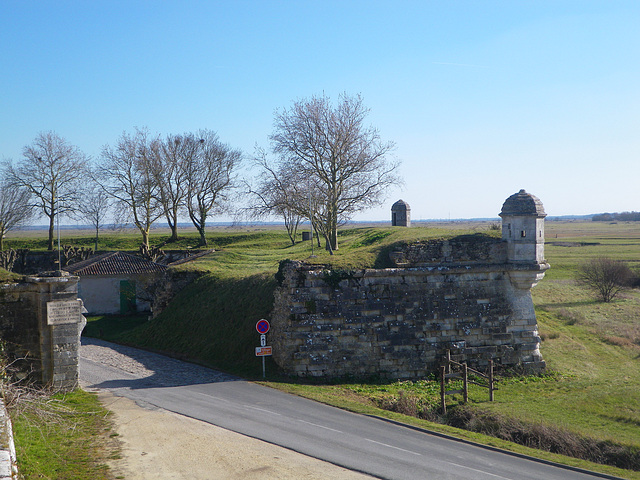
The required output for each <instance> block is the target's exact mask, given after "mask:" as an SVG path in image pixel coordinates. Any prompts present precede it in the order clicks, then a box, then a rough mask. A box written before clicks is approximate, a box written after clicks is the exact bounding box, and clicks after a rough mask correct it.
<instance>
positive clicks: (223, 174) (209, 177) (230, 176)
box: [182, 130, 242, 246]
mask: <svg viewBox="0 0 640 480" xmlns="http://www.w3.org/2000/svg"><path fill="white" fill-rule="evenodd" d="M182 142H183V143H184V144H185V146H188V148H186V147H185V152H189V154H188V155H187V154H185V156H184V158H183V162H182V172H183V175H184V178H185V180H186V197H185V204H186V208H187V213H188V214H189V218H190V219H191V222H192V223H193V225H194V226H195V227H196V229H197V230H198V233H200V245H201V246H206V245H207V238H206V233H205V227H206V222H207V218H208V217H209V216H210V215H211V214H212V213H217V212H219V211H220V210H221V206H222V204H223V203H224V201H225V200H226V198H227V194H228V192H229V191H230V190H231V189H232V188H233V187H234V186H235V177H234V172H235V170H236V169H237V168H238V167H239V165H240V162H241V160H242V153H241V152H240V150H234V149H232V148H231V147H229V146H228V145H225V144H223V143H222V142H220V140H219V139H218V135H217V134H216V133H215V132H212V131H210V130H201V131H199V132H197V133H196V134H186V135H184V136H183V137H182Z"/></svg>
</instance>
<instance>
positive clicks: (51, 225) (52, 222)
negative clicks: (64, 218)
mask: <svg viewBox="0 0 640 480" xmlns="http://www.w3.org/2000/svg"><path fill="white" fill-rule="evenodd" d="M54 219H55V215H50V216H49V242H48V243H47V250H49V251H50V252H51V251H53V227H54Z"/></svg>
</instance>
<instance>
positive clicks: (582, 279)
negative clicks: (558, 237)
mask: <svg viewBox="0 0 640 480" xmlns="http://www.w3.org/2000/svg"><path fill="white" fill-rule="evenodd" d="M632 278H633V274H632V272H631V269H630V268H629V267H628V266H627V264H625V263H624V262H621V261H619V260H613V259H611V258H607V257H599V258H594V259H591V260H589V261H587V262H585V263H583V264H582V265H580V266H579V267H578V271H577V274H576V280H577V282H578V283H579V284H580V285H584V286H586V287H587V288H590V289H591V290H593V291H594V292H596V294H597V295H598V297H599V298H600V300H602V301H603V302H610V301H611V300H613V299H614V298H615V297H616V296H617V295H618V294H619V293H620V292H621V291H623V290H624V289H626V288H628V287H629V286H630V285H631V280H632Z"/></svg>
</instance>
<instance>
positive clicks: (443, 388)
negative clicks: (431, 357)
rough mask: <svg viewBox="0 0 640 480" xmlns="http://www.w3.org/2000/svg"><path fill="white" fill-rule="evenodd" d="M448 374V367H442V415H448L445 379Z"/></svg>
mask: <svg viewBox="0 0 640 480" xmlns="http://www.w3.org/2000/svg"><path fill="white" fill-rule="evenodd" d="M446 372H447V367H445V366H444V365H442V366H441V367H440V405H441V406H442V414H443V415H446V414H447V400H446V392H445V387H444V377H445V375H446Z"/></svg>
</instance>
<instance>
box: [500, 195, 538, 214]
mask: <svg viewBox="0 0 640 480" xmlns="http://www.w3.org/2000/svg"><path fill="white" fill-rule="evenodd" d="M505 215H518V216H520V215H535V216H536V217H546V216H547V214H546V213H545V212H544V207H543V206H542V202H541V201H540V199H539V198H538V197H536V196H535V195H532V194H530V193H527V192H525V191H524V189H522V190H520V191H519V192H518V193H514V194H513V195H511V196H510V197H509V198H507V199H506V200H505V201H504V204H503V205H502V211H501V212H500V216H501V217H503V216H505Z"/></svg>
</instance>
